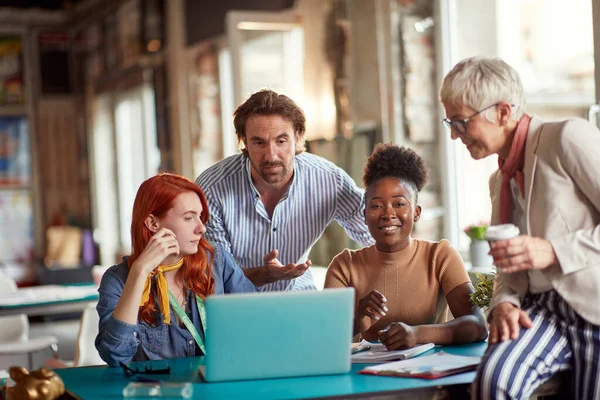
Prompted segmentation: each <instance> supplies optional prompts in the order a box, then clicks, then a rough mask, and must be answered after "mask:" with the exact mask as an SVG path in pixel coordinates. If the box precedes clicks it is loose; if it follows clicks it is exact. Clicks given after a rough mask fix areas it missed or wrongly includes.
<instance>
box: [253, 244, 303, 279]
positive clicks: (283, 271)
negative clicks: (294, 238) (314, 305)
mask: <svg viewBox="0 0 600 400" xmlns="http://www.w3.org/2000/svg"><path fill="white" fill-rule="evenodd" d="M278 254H279V251H278V250H277V249H275V250H271V251H270V252H269V253H267V254H265V256H264V257H263V261H264V263H265V264H264V265H263V266H262V267H257V268H246V269H244V274H245V275H246V278H248V279H250V281H251V282H252V283H253V284H254V286H256V287H259V286H263V285H266V284H268V283H273V282H277V281H281V280H290V279H295V278H297V277H299V276H302V275H303V274H304V273H305V272H306V270H308V268H309V267H310V266H311V265H312V263H311V261H310V260H306V262H303V263H302V264H294V263H289V264H287V265H283V264H282V263H281V262H280V261H279V260H278V259H277V255H278Z"/></svg>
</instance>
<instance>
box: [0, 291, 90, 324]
mask: <svg viewBox="0 0 600 400" xmlns="http://www.w3.org/2000/svg"><path fill="white" fill-rule="evenodd" d="M97 300H98V287H97V286H96V285H94V284H84V285H42V286H32V287H27V288H22V289H19V290H18V291H16V292H11V293H4V294H2V295H0V316H4V315H15V314H20V313H23V314H28V315H46V314H56V313H59V312H65V311H74V310H79V311H81V309H82V308H81V305H82V304H83V305H85V304H86V303H89V302H93V301H97Z"/></svg>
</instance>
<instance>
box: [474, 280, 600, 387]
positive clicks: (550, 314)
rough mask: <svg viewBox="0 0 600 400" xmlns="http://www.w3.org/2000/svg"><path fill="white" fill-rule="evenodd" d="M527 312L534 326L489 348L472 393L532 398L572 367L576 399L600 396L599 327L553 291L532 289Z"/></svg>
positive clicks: (527, 300)
mask: <svg viewBox="0 0 600 400" xmlns="http://www.w3.org/2000/svg"><path fill="white" fill-rule="evenodd" d="M590 301H594V300H592V299H590ZM599 306H600V304H599ZM523 310H525V311H526V312H527V314H528V315H529V317H530V318H531V320H532V322H533V327H531V328H529V329H525V328H521V331H520V333H519V338H518V339H517V340H507V341H505V342H501V343H497V344H494V345H490V346H489V347H488V349H487V350H486V352H485V355H484V357H483V359H482V361H481V364H480V365H479V367H478V369H477V376H476V378H475V381H474V382H473V397H474V398H476V399H527V398H528V397H529V396H531V394H532V393H533V391H534V390H535V389H536V388H537V387H538V386H540V385H541V384H542V383H544V382H545V381H547V380H548V379H550V377H551V376H552V375H554V374H556V373H557V372H559V371H562V370H566V369H572V370H573V382H572V389H571V390H572V394H573V396H574V398H576V399H600V370H599V368H598V363H599V361H600V360H599V358H600V326H597V325H593V324H591V323H589V322H587V321H586V320H584V319H583V318H581V317H580V316H579V315H578V314H577V313H575V311H573V309H572V308H571V307H570V306H569V305H568V304H567V303H566V302H565V301H564V300H563V299H562V297H561V296H560V295H559V294H558V293H557V292H556V291H554V290H550V291H548V292H544V293H539V294H532V293H528V294H527V296H526V297H525V301H524V302H523Z"/></svg>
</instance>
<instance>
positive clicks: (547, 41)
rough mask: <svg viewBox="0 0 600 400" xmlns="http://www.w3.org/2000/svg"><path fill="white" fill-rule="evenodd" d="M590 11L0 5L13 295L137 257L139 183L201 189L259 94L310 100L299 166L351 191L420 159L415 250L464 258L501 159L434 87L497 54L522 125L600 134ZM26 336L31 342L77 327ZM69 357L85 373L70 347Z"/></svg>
mask: <svg viewBox="0 0 600 400" xmlns="http://www.w3.org/2000/svg"><path fill="white" fill-rule="evenodd" d="M592 3H594V8H593V7H592ZM597 3H600V1H599V0H593V1H592V0H571V1H568V2H566V1H559V0H485V1H481V0H295V1H294V0H220V1H209V0H168V1H166V0H39V1H33V0H31V1H30V0H14V1H0V272H2V273H3V274H4V275H6V276H8V277H10V278H11V279H14V280H15V281H16V283H17V284H18V285H19V286H20V287H26V286H32V285H39V284H43V285H48V284H64V283H77V282H90V281H92V280H93V277H92V272H93V271H100V272H101V270H102V268H103V267H104V268H105V267H108V266H110V265H113V264H115V263H117V262H118V261H119V260H120V258H121V256H122V255H124V254H127V253H128V252H129V251H130V244H131V243H130V235H129V228H130V218H131V207H132V204H133V199H134V196H135V193H136V191H137V188H138V186H139V184H140V183H141V182H142V181H143V180H145V179H146V178H148V177H150V176H152V175H154V174H156V173H157V172H161V171H169V172H175V173H179V174H182V175H184V176H186V177H188V178H190V179H192V180H194V179H195V178H196V177H197V176H198V175H199V174H200V173H201V172H202V171H203V170H204V169H205V168H207V167H208V166H210V165H212V164H213V163H215V162H216V161H218V160H220V159H222V158H224V157H227V156H229V155H232V154H234V153H235V152H236V151H237V147H236V141H235V132H234V130H233V124H232V117H231V115H232V112H233V110H234V109H235V107H236V106H237V105H238V104H240V103H241V102H242V101H243V100H244V99H245V98H246V97H247V96H248V94H249V93H251V92H253V91H255V90H258V89H260V88H264V87H269V88H272V89H274V90H276V91H281V92H283V93H285V94H287V95H289V96H290V97H291V98H292V99H295V100H296V101H297V102H298V103H299V105H300V106H301V107H302V108H303V109H304V110H305V112H306V114H307V123H308V126H307V139H308V151H310V152H312V153H315V154H318V155H320V156H323V157H325V158H327V159H330V160H331V161H333V162H335V163H336V164H337V165H339V166H341V167H342V168H344V169H345V170H346V171H347V172H348V173H349V174H350V175H351V176H352V177H353V178H354V179H355V180H356V182H357V183H358V184H359V185H362V184H361V175H362V168H363V166H364V163H365V160H366V158H367V157H368V155H369V154H370V152H371V149H372V148H373V146H374V144H375V143H378V142H395V143H397V144H401V145H402V144H403V145H407V146H410V147H412V148H413V149H415V150H416V151H417V152H418V153H420V154H421V155H423V157H424V158H425V160H426V161H427V163H428V165H429V167H430V182H429V184H428V185H427V186H426V188H425V189H424V191H423V193H422V195H421V196H420V201H421V205H422V207H423V209H424V211H423V215H422V218H421V221H420V222H419V223H418V224H417V225H416V229H415V236H416V237H419V238H425V239H434V240H439V239H441V238H448V239H449V240H450V241H451V242H452V243H453V245H454V246H455V247H457V248H458V249H459V250H460V251H461V253H462V254H463V255H464V257H465V260H466V261H468V259H469V256H468V247H469V238H468V237H467V236H466V235H465V234H464V232H463V230H464V228H465V227H466V226H468V225H471V224H473V223H478V222H479V221H485V220H489V214H490V202H489V197H488V189H487V179H488V176H489V174H490V173H491V172H492V171H493V170H494V169H495V168H496V166H497V160H496V159H495V158H492V157H490V158H489V159H487V160H486V161H485V162H478V163H477V164H473V161H472V160H471V159H470V157H469V155H468V152H467V151H466V149H464V146H462V145H460V143H455V142H452V141H451V140H450V138H449V135H448V134H447V132H446V131H445V130H444V129H443V127H442V125H441V124H440V123H439V120H440V119H441V118H442V117H443V110H442V109H441V107H440V105H439V104H438V103H439V102H438V99H437V92H438V89H439V83H440V81H441V78H442V77H443V76H444V74H445V73H446V72H447V71H448V70H449V69H450V68H451V67H452V65H454V64H455V63H456V62H457V61H459V60H461V59H463V58H465V57H468V56H473V55H488V56H499V57H502V58H503V59H505V60H506V61H507V62H508V63H510V64H511V65H513V66H514V67H515V68H516V69H517V70H518V71H519V73H520V74H521V76H522V78H523V81H524V84H525V88H526V92H527V103H528V110H529V112H531V113H534V114H537V115H539V116H542V117H544V118H546V119H558V118H563V117H567V116H578V117H583V118H588V114H590V115H589V116H590V117H593V118H595V115H592V114H593V112H594V111H595V108H594V107H593V106H592V105H593V104H596V103H597V100H598V97H599V96H598V95H597V91H598V89H597V88H596V85H595V82H596V80H597V79H598V78H597V72H596V70H597V69H598V68H595V59H594V53H596V57H600V51H596V52H594V50H595V48H598V46H599V43H600V33H599V32H598V29H599V28H598V25H600V7H597V5H598V4H597ZM592 11H594V12H592ZM594 27H595V28H594ZM594 29H596V32H594ZM594 34H595V35H594ZM595 37H596V40H594V38H595ZM599 86H600V85H599ZM590 107H592V108H591V109H590ZM596 111H597V110H596ZM355 246H356V244H355V243H352V242H351V241H350V239H348V238H347V237H346V235H345V233H344V231H343V230H342V229H341V228H340V227H339V226H337V225H334V226H330V227H329V228H328V229H327V231H326V232H325V234H324V235H323V237H322V238H321V240H320V241H319V242H318V243H317V245H316V246H315V247H314V248H313V251H312V253H311V256H310V258H311V259H312V261H313V264H315V265H321V266H327V265H328V263H329V261H330V260H331V259H332V258H333V256H335V255H336V254H337V253H338V252H340V251H341V250H342V249H343V248H345V247H355ZM94 266H96V267H95V269H94ZM99 275H100V273H98V274H97V276H99ZM80 314H81V313H79V314H78V315H77V316H76V318H77V319H78V318H79V315H80ZM31 319H32V331H31V335H33V336H35V335H36V334H39V332H41V330H44V329H45V330H48V329H50V330H51V331H52V329H56V330H55V331H54V333H55V334H57V335H59V336H60V335H63V334H65V335H66V336H68V337H71V338H72V337H73V335H74V334H73V330H75V333H76V332H77V330H78V328H77V326H78V325H77V324H78V323H79V322H77V321H75V322H73V321H70V322H69V320H68V319H67V325H64V326H63V325H60V323H59V322H61V321H59V322H57V323H56V324H54V325H48V324H47V322H48V320H49V318H48V317H45V318H40V317H32V318H31ZM55 319H60V318H55ZM44 323H46V324H45V325H44ZM73 324H75V325H73ZM57 332H58V333H57ZM65 332H66V333H65ZM59 341H60V338H59ZM59 349H63V350H62V353H61V354H59V356H60V358H64V359H70V360H72V359H74V344H73V343H70V344H69V345H67V346H66V347H65V346H60V347H59ZM5 367H6V366H3V365H2V362H0V369H3V368H5Z"/></svg>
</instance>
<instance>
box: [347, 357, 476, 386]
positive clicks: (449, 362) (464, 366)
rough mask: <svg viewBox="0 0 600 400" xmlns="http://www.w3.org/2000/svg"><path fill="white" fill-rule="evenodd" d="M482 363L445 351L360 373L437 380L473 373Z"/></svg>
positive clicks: (372, 368) (381, 365) (368, 368)
mask: <svg viewBox="0 0 600 400" xmlns="http://www.w3.org/2000/svg"><path fill="white" fill-rule="evenodd" d="M480 362H481V357H471V356H457V355H454V354H448V353H446V352H444V351H440V352H438V353H434V354H430V355H426V356H421V357H417V358H412V359H410V360H403V361H395V362H391V363H387V364H379V365H374V366H371V367H367V368H365V369H362V370H360V371H358V373H359V374H367V375H382V376H401V377H409V378H423V379H436V378H441V377H444V376H448V375H454V374H458V373H461V372H466V371H472V370H474V369H476V368H477V366H478V365H479V363H480Z"/></svg>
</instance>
